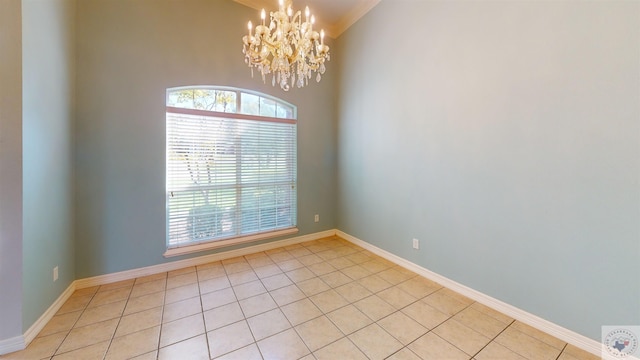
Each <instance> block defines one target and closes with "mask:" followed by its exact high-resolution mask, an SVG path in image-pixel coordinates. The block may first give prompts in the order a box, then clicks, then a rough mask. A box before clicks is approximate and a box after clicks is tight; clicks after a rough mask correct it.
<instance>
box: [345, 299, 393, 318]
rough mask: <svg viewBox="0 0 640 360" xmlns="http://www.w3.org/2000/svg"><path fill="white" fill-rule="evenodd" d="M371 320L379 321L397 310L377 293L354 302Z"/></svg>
mask: <svg viewBox="0 0 640 360" xmlns="http://www.w3.org/2000/svg"><path fill="white" fill-rule="evenodd" d="M353 305H354V306H355V307H357V308H358V310H360V311H362V312H363V313H364V314H365V315H367V316H368V317H369V318H370V319H371V320H373V321H378V320H380V319H382V318H383V317H385V316H387V315H390V314H391V313H393V312H395V311H396V310H395V309H394V308H393V306H391V305H389V304H388V303H387V302H386V301H384V300H382V299H381V298H379V297H378V296H377V295H371V296H369V297H367V298H364V299H362V300H360V301H358V302H356V303H354V304H353Z"/></svg>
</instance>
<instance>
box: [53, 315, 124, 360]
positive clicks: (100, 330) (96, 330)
mask: <svg viewBox="0 0 640 360" xmlns="http://www.w3.org/2000/svg"><path fill="white" fill-rule="evenodd" d="M119 320H120V319H111V320H107V321H103V322H100V323H96V324H91V325H88V326H85V327H79V328H74V329H73V330H71V331H70V332H69V334H68V335H67V337H66V338H65V339H64V341H63V342H62V345H60V348H59V349H58V351H57V353H56V354H62V353H65V352H69V351H71V350H76V349H79V348H83V347H85V346H89V345H93V344H97V343H99V342H103V341H105V340H109V339H111V337H112V336H113V334H114V333H115V331H116V327H117V326H118V321H119Z"/></svg>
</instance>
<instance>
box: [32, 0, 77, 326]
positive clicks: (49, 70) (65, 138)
mask: <svg viewBox="0 0 640 360" xmlns="http://www.w3.org/2000/svg"><path fill="white" fill-rule="evenodd" d="M74 27H75V0H23V1H22V108H23V110H22V116H23V117H22V155H23V165H22V166H23V169H22V170H23V175H22V176H23V196H22V201H23V203H22V205H23V241H22V247H23V263H22V269H23V273H22V282H23V302H22V305H23V309H22V311H23V330H24V331H26V330H27V329H28V328H29V327H30V326H31V325H33V323H34V322H35V321H36V320H37V319H38V318H39V317H40V316H41V315H42V314H43V313H44V312H45V311H46V310H47V308H49V306H51V304H52V303H53V302H54V301H55V300H56V299H57V298H58V297H59V296H60V294H62V292H63V291H64V290H65V289H66V288H67V287H68V286H69V285H70V284H71V282H72V281H73V280H75V262H74V242H73V232H74V228H73V216H74V214H73V213H74V211H73V192H74V189H73V185H74V179H73V118H74V105H75V104H74V97H75V38H74ZM55 266H57V267H58V274H59V278H58V280H57V281H56V282H54V281H53V268H54V267H55Z"/></svg>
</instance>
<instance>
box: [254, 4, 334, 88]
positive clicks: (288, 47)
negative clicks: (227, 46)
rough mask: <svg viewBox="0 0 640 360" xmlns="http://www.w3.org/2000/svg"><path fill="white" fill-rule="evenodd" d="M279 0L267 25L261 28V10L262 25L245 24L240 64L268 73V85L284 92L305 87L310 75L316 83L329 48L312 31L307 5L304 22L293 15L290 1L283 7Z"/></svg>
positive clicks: (322, 31) (298, 16) (297, 13)
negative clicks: (242, 62) (269, 83)
mask: <svg viewBox="0 0 640 360" xmlns="http://www.w3.org/2000/svg"><path fill="white" fill-rule="evenodd" d="M279 1H280V6H279V8H278V11H273V12H271V13H270V15H269V18H270V19H269V26H266V25H265V20H266V19H265V18H266V13H265V11H264V9H262V13H261V16H260V17H261V19H262V24H261V25H258V26H256V28H255V32H252V29H253V26H252V24H251V21H249V35H245V36H244V37H243V38H242V40H243V43H244V45H243V49H242V52H243V53H244V61H245V63H247V65H249V67H250V68H251V76H252V77H253V68H254V67H255V68H257V69H258V71H260V73H261V74H262V81H266V75H267V74H270V73H272V74H273V75H272V80H271V83H272V85H273V86H275V85H276V83H278V84H279V85H280V87H281V88H282V89H283V90H284V91H289V88H290V87H292V86H294V84H295V85H296V86H297V87H299V88H301V87H303V86H305V85H307V84H309V79H311V73H312V72H315V73H317V75H316V81H318V82H320V79H321V78H322V75H321V74H324V72H325V66H324V62H325V60H327V61H328V60H329V47H328V46H327V45H325V44H324V30H321V31H320V34H318V32H317V31H315V30H313V24H314V22H315V18H314V16H313V15H311V14H310V13H309V7H308V6H307V7H306V9H305V12H304V17H305V18H304V21H302V14H301V12H300V11H297V12H295V13H294V12H293V9H292V8H291V0H287V4H286V5H285V3H284V1H283V0H279Z"/></svg>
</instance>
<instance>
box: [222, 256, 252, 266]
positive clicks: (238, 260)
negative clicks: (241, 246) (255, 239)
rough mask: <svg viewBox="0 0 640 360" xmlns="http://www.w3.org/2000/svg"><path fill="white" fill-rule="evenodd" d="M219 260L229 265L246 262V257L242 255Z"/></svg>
mask: <svg viewBox="0 0 640 360" xmlns="http://www.w3.org/2000/svg"><path fill="white" fill-rule="evenodd" d="M220 262H221V263H222V265H229V264H235V263H246V262H247V259H246V258H245V257H244V256H236V257H232V258H228V259H222V261H220Z"/></svg>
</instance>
